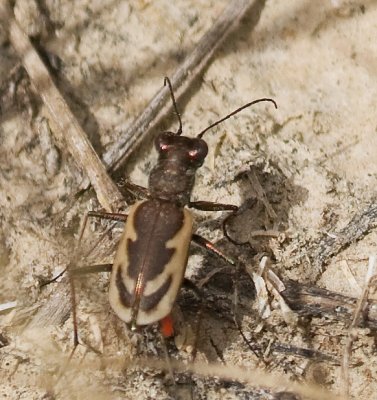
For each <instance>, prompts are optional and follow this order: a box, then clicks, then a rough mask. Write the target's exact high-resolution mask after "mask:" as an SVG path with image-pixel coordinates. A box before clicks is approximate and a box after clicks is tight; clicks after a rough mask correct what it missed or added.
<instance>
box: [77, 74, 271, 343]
mask: <svg viewBox="0 0 377 400" xmlns="http://www.w3.org/2000/svg"><path fill="white" fill-rule="evenodd" d="M164 84H165V85H166V84H168V86H169V90H170V95H171V98H172V102H173V106H174V110H175V113H176V115H177V117H178V121H179V128H178V130H177V132H163V133H160V134H159V135H158V136H157V137H156V139H155V147H156V149H157V151H158V161H157V164H156V165H155V166H154V168H153V169H152V171H151V172H150V175H149V189H145V188H142V187H139V186H137V185H133V184H130V183H128V184H127V185H126V186H128V188H129V189H130V190H131V191H132V190H136V191H139V192H141V193H143V194H144V196H145V197H146V199H145V200H141V201H138V202H137V203H135V204H134V205H133V206H132V207H131V208H130V210H129V213H128V215H126V214H112V213H101V212H90V213H88V215H87V217H88V216H95V217H100V218H106V219H114V220H123V221H125V222H126V224H125V228H124V232H123V235H122V237H121V239H120V243H119V246H118V250H117V252H116V256H115V261H114V264H113V267H112V271H111V278H110V289H109V299H110V305H111V307H112V309H113V310H114V312H115V314H117V315H118V317H119V318H120V319H121V320H123V321H125V322H126V323H127V324H129V325H130V326H131V329H133V330H135V329H136V328H137V327H138V326H142V325H148V324H152V323H155V322H160V324H161V330H162V333H163V335H164V336H171V335H173V333H174V330H173V324H172V320H171V318H170V312H171V310H172V307H173V304H174V302H175V300H176V297H177V294H178V292H179V289H180V287H181V284H182V281H183V278H184V273H185V269H186V264H187V259H188V253H189V246H190V241H191V240H193V241H194V242H195V243H196V244H198V245H200V246H202V247H204V248H206V249H207V250H209V251H211V252H212V253H215V254H217V255H218V256H220V257H222V258H223V259H225V260H226V261H228V262H230V263H231V264H234V261H232V260H231V259H230V258H228V257H226V256H225V255H224V254H223V253H221V251H219V250H217V249H216V248H215V246H214V245H213V244H212V243H211V242H209V241H207V240H206V239H204V238H203V237H201V236H199V235H196V234H193V233H192V226H193V217H192V214H191V212H190V211H189V210H188V208H196V209H198V210H202V211H223V210H228V211H236V210H237V209H238V207H237V206H235V205H230V204H220V203H212V202H207V201H196V202H191V201H190V196H191V192H192V189H193V186H194V180H195V173H196V170H197V169H198V168H199V167H200V166H201V165H202V164H203V162H204V159H205V157H206V155H207V153H208V146H207V143H206V142H205V141H204V140H203V139H202V137H203V135H204V133H205V132H206V131H208V130H209V129H210V128H212V127H214V126H216V125H218V124H219V123H221V122H223V121H225V120H226V119H228V118H230V117H231V116H233V115H235V114H237V113H238V112H240V111H241V110H243V109H245V108H247V107H250V106H251V105H253V104H256V103H259V102H263V101H267V102H272V103H273V104H274V106H275V107H276V108H277V105H276V103H275V101H274V100H272V99H269V98H262V99H258V100H254V101H252V102H250V103H247V104H245V105H244V106H242V107H240V108H238V109H236V110H235V111H233V112H232V113H230V114H228V115H227V116H225V117H223V118H221V119H220V120H218V121H216V122H214V123H213V124H211V125H210V126H208V127H207V128H205V129H204V130H202V131H201V132H200V133H199V134H198V135H197V136H196V137H194V138H190V137H187V136H182V122H181V117H180V114H179V112H178V110H177V105H176V101H175V98H174V93H173V90H172V86H171V83H170V81H169V79H168V78H165V81H164ZM85 223H86V219H85V222H84V226H85ZM80 237H81V236H80Z"/></svg>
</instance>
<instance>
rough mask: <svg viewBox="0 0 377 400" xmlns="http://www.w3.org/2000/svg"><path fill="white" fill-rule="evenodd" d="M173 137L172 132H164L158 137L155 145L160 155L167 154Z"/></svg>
mask: <svg viewBox="0 0 377 400" xmlns="http://www.w3.org/2000/svg"><path fill="white" fill-rule="evenodd" d="M173 135H174V134H172V133H170V132H163V133H160V134H159V135H158V136H157V137H156V139H155V142H154V145H155V147H156V150H157V151H158V152H159V153H165V152H166V151H167V150H169V148H170V146H171V141H172V140H171V139H172V136H173Z"/></svg>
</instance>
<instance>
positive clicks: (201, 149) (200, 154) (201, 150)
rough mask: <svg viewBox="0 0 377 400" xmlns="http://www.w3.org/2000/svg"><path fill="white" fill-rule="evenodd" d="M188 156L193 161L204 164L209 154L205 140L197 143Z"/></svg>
mask: <svg viewBox="0 0 377 400" xmlns="http://www.w3.org/2000/svg"><path fill="white" fill-rule="evenodd" d="M188 154H189V157H190V159H191V160H194V161H201V162H203V161H204V159H205V158H206V155H207V154H208V146H207V143H206V142H205V141H204V140H198V141H196V142H195V147H194V148H192V149H191V150H190V151H189V152H188Z"/></svg>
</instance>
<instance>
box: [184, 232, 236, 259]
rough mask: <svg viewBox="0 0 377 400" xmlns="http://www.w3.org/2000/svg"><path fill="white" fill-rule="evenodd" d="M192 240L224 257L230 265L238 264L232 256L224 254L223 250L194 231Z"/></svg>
mask: <svg viewBox="0 0 377 400" xmlns="http://www.w3.org/2000/svg"><path fill="white" fill-rule="evenodd" d="M191 240H192V241H193V242H194V243H196V244H197V245H199V246H200V247H202V248H203V249H206V250H207V251H209V252H210V253H212V254H215V255H216V256H218V257H220V258H222V259H223V260H224V261H226V262H227V263H229V264H230V265H233V266H234V265H236V262H235V260H233V259H232V258H230V257H228V256H227V255H226V254H224V253H223V252H222V251H221V250H219V249H218V248H217V247H216V246H215V245H214V244H213V243H211V242H210V241H209V240H207V239H205V238H204V237H203V236H200V235H197V234H196V233H194V234H193V235H192V237H191Z"/></svg>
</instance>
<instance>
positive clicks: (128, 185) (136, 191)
mask: <svg viewBox="0 0 377 400" xmlns="http://www.w3.org/2000/svg"><path fill="white" fill-rule="evenodd" d="M120 187H124V188H125V189H126V190H127V191H128V192H130V193H132V194H133V195H135V196H136V197H139V198H141V199H146V198H148V197H150V196H149V190H148V189H147V188H145V187H144V186H140V185H136V183H132V182H130V181H128V180H126V179H125V180H123V182H122V183H121V184H120Z"/></svg>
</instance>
